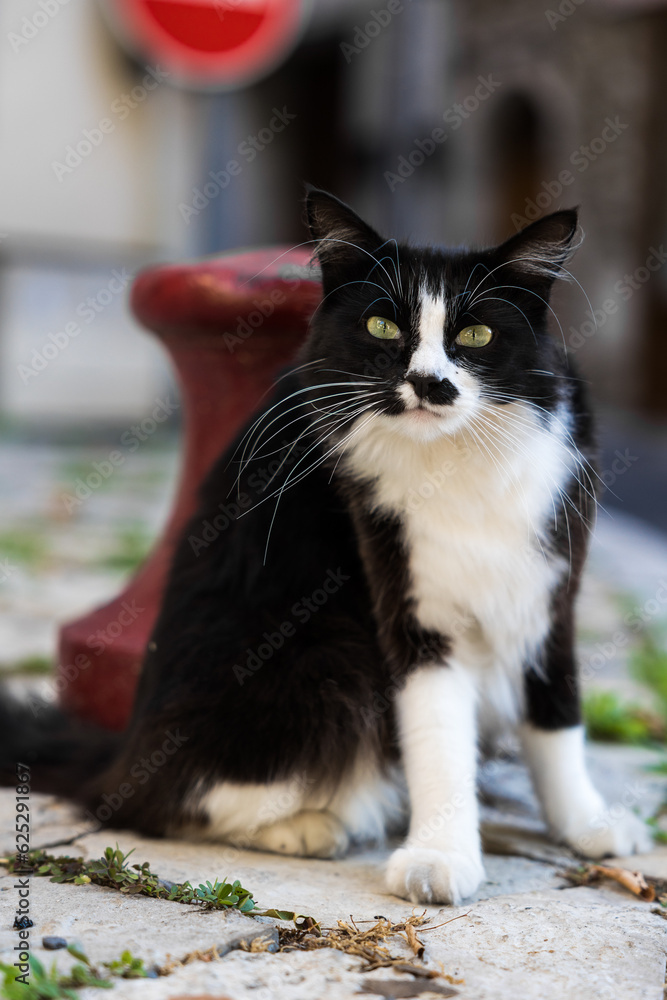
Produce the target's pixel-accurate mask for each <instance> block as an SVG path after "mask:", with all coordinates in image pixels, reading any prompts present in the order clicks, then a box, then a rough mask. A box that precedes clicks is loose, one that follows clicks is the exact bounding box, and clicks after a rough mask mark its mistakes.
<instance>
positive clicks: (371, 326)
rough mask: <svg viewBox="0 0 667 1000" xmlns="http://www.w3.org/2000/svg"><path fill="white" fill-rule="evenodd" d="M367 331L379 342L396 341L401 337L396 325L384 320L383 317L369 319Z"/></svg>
mask: <svg viewBox="0 0 667 1000" xmlns="http://www.w3.org/2000/svg"><path fill="white" fill-rule="evenodd" d="M366 329H367V330H368V332H369V333H370V334H371V335H372V336H373V337H377V338H378V339H379V340H396V338H397V337H400V335H401V331H400V330H399V328H398V327H397V326H396V324H395V323H392V321H391V320H390V319H383V317H382V316H371V318H370V319H367V320H366Z"/></svg>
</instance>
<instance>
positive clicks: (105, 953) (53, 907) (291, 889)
mask: <svg viewBox="0 0 667 1000" xmlns="http://www.w3.org/2000/svg"><path fill="white" fill-rule="evenodd" d="M589 756H590V760H591V766H592V770H593V771H594V773H595V774H596V778H597V780H598V783H601V784H602V785H603V786H604V785H606V791H607V795H609V793H610V790H612V789H613V788H614V787H615V788H616V789H617V790H618V789H619V788H620V789H621V794H622V789H623V787H624V783H627V784H628V785H629V786H630V787H633V788H635V789H636V788H639V789H643V790H644V791H643V793H642V794H640V795H639V796H638V797H637V799H636V801H633V805H632V807H633V808H635V807H636V808H637V809H638V810H639V811H640V812H644V813H645V814H646V815H648V814H650V812H651V811H652V810H653V808H654V807H655V803H656V802H657V801H661V795H663V794H664V788H663V786H662V784H661V782H660V780H659V779H658V778H657V777H656V776H655V775H652V774H651V773H650V772H647V771H646V766H647V765H649V764H651V763H652V762H654V761H655V759H656V753H655V752H653V751H649V750H644V749H639V748H628V747H622V746H620V747H619V746H611V745H610V746H603V747H600V746H594V747H592V748H590V752H589ZM495 764H496V766H495V767H494V769H493V773H492V776H493V788H489V789H487V793H486V800H487V801H486V803H485V805H484V807H483V815H484V817H485V822H484V829H485V833H486V841H487V842H488V843H490V844H491V846H492V847H493V849H494V850H498V849H500V850H503V849H506V850H509V851H515V852H517V854H518V856H517V854H514V855H511V854H504V855H503V854H490V853H487V854H486V856H485V864H486V870H487V880H486V881H485V882H484V883H483V885H482V886H481V887H480V889H479V890H478V892H477V893H476V894H475V896H474V897H473V898H472V899H471V900H470V901H468V902H467V903H466V904H465V905H463V906H459V907H426V908H419V909H420V911H421V910H422V909H425V911H426V913H427V915H428V916H430V917H431V923H432V924H433V925H439V924H442V925H443V926H439V927H435V928H434V929H433V930H432V931H429V932H426V933H425V934H424V935H423V937H424V941H425V943H426V954H425V962H426V965H427V966H428V967H430V968H434V969H439V970H440V971H443V972H445V973H446V974H447V976H449V977H451V979H454V980H462V982H460V983H459V984H458V985H456V987H455V988H456V989H457V990H459V992H460V996H461V997H462V998H463V1000H465V998H470V1000H473V998H474V1000H487V998H488V1000H505V998H507V1000H515V998H517V997H520V998H524V997H525V998H527V1000H532V998H535V1000H541V998H543V997H544V998H546V997H551V996H563V997H567V998H568V1000H570V998H571V1000H593V998H600V1000H616V998H619V1000H620V998H621V997H622V998H623V1000H662V996H663V986H664V982H665V958H666V956H667V921H665V920H663V919H661V918H660V917H659V916H657V915H655V914H654V913H653V912H652V909H653V907H652V906H651V904H648V903H645V902H643V901H641V900H637V899H635V898H634V897H632V896H630V895H629V894H628V893H626V892H625V891H624V890H622V889H620V888H617V887H615V886H613V885H609V886H606V885H605V886H603V887H600V888H598V887H595V888H593V887H580V888H571V887H568V883H567V882H566V881H565V880H564V879H563V878H562V876H561V874H560V872H561V871H562V869H563V867H565V866H567V865H569V864H572V863H573V860H574V859H573V857H572V855H570V854H569V853H568V852H567V851H566V850H565V849H563V848H561V847H558V846H557V845H553V844H551V843H550V842H549V840H548V839H547V838H546V835H545V832H544V829H543V827H542V824H541V821H540V819H539V815H538V812H537V806H536V803H535V800H534V797H533V795H532V791H531V789H530V785H529V782H528V778H527V775H526V771H525V768H524V767H523V765H522V764H521V762H520V761H518V760H517V759H511V760H506V759H503V760H500V761H497V762H495ZM488 777H489V776H488V775H487V778H488ZM619 781H620V785H619ZM494 790H495V792H496V793H498V794H497V795H496V796H493V794H492V793H493V791H494ZM608 801H611V802H612V804H613V802H614V801H616V802H621V801H622V799H621V798H618V797H617V799H616V800H609V799H608ZM32 812H33V817H34V819H33V830H32V843H33V845H34V846H41V845H43V844H49V845H56V844H57V841H58V840H59V839H60V840H61V841H68V840H71V839H72V837H73V836H75V835H76V834H78V835H79V836H78V839H75V840H74V841H73V842H72V843H69V844H66V845H64V846H63V847H62V848H59V847H58V846H52V847H51V848H50V849H51V850H52V851H53V853H66V854H69V855H83V856H84V857H86V858H90V859H92V858H95V857H99V856H100V855H101V854H102V852H103V850H104V848H105V847H106V846H107V845H109V844H112V845H115V844H116V843H117V844H118V845H119V847H120V848H121V849H122V850H123V851H129V850H131V849H132V848H134V850H135V853H134V857H136V859H137V860H138V861H141V862H143V861H146V860H148V861H150V863H151V868H152V870H153V871H155V872H157V873H158V874H159V875H160V876H161V877H163V878H165V879H168V880H170V881H185V880H186V879H187V880H189V881H190V882H192V883H195V884H196V883H198V882H203V881H205V880H206V879H213V878H214V877H218V878H223V877H227V878H239V879H241V881H242V883H243V885H244V886H246V887H247V888H248V889H250V890H251V891H252V892H253V894H254V896H255V898H256V900H257V901H258V903H259V904H260V905H261V906H263V907H265V908H273V907H275V908H279V909H290V910H295V911H297V912H299V913H302V914H307V915H311V916H313V917H315V918H316V919H318V920H320V921H321V922H322V924H323V925H324V926H336V923H337V921H338V920H349V919H350V917H353V918H354V920H355V922H356V923H357V924H359V925H360V926H368V924H366V925H365V924H363V923H360V922H361V921H368V922H371V921H373V920H375V919H376V918H377V917H378V916H384V917H386V918H388V919H390V920H392V921H394V922H399V921H402V920H405V919H406V917H408V916H409V915H410V914H411V913H412V912H413V907H412V906H411V905H410V904H409V903H406V902H405V901H404V900H400V899H398V898H396V897H394V896H391V895H390V894H389V893H387V892H386V890H385V889H384V883H383V868H384V864H385V862H386V859H387V857H388V854H389V848H383V849H379V848H378V849H374V850H358V851H356V852H355V853H352V854H351V855H350V856H348V857H347V858H345V859H343V860H340V861H321V860H315V859H301V858H283V857H277V856H274V855H270V854H265V853H259V852H252V851H241V850H238V849H236V848H232V847H229V846H226V845H222V844H195V843H189V842H184V841H174V840H157V839H150V838H144V837H140V836H138V835H137V834H135V833H132V832H128V831H122V830H119V831H115V830H108V831H101V832H86V830H89V827H87V826H86V824H82V823H81V820H80V817H79V814H78V813H77V811H76V809H74V807H72V806H71V805H69V804H67V803H63V802H62V801H59V800H58V799H56V798H54V797H52V796H45V795H34V796H32ZM12 821H13V795H12V792H11V790H6V789H5V790H2V792H0V851H2V852H7V851H9V850H11V848H12V846H13V845H12V842H13V836H12V832H11V827H12V826H13V822H12ZM503 844H504V845H505V847H504V848H503ZM522 855H527V856H522ZM625 861H626V862H627V864H628V865H630V866H631V867H633V868H635V867H641V869H642V870H643V871H645V872H646V873H647V874H650V875H654V876H657V877H663V878H667V848H665V847H656V849H655V851H653V852H652V853H651V854H650V855H646V856H643V857H641V858H630V859H625ZM13 886H14V879H13V878H12V877H11V876H8V875H5V876H4V877H2V878H0V911H1V913H2V917H1V929H0V959H1V960H3V961H6V960H7V956H8V955H9V954H11V951H12V948H13V947H14V944H15V943H16V934H15V932H13V931H12V930H11V929H10V925H11V921H12V920H13V916H14V909H15V903H16V890H15V889H14V887H13ZM31 916H32V918H33V919H34V920H35V927H34V928H33V929H32V932H31V944H32V946H33V948H34V953H35V954H36V955H37V956H38V957H40V959H42V960H44V961H46V962H47V963H49V962H51V961H53V960H54V953H51V952H46V951H44V950H43V949H40V947H39V945H40V942H41V938H42V936H44V935H46V934H49V935H57V936H61V937H65V938H67V939H68V940H70V941H72V940H74V941H77V942H78V943H79V944H80V946H81V947H83V949H84V950H85V951H86V953H87V954H88V955H89V957H90V958H91V960H93V961H94V962H103V961H109V960H111V959H113V958H118V957H119V956H120V954H121V952H122V951H124V950H125V949H126V948H129V949H130V950H131V951H132V953H133V955H135V956H137V957H141V958H143V959H144V961H145V962H146V964H147V966H152V965H154V964H155V963H157V964H159V965H162V964H164V962H165V961H166V960H167V956H171V958H172V959H182V958H183V957H184V956H186V955H187V954H188V953H190V952H193V951H202V952H203V951H207V950H208V949H210V948H212V947H214V946H215V947H218V948H219V947H221V946H225V945H227V947H234V945H235V944H236V943H237V942H238V940H239V936H240V935H243V934H247V935H250V934H251V933H256V932H257V920H256V919H253V918H249V917H243V916H242V915H240V914H237V913H229V914H220V913H218V912H213V913H201V912H199V911H194V910H193V908H190V907H186V906H183V905H180V904H177V903H169V902H167V901H161V900H152V899H146V898H142V897H126V896H121V895H120V894H118V893H115V892H114V891H113V890H109V889H105V888H102V887H99V886H94V885H89V886H72V885H58V884H53V883H51V882H50V881H49V880H48V879H40V878H34V879H32V883H31ZM454 917H456V918H459V919H454V920H452V918H454ZM264 922H265V923H267V922H268V923H271V921H267V920H266V919H265V920H264ZM223 950H224V947H223ZM392 951H393V953H395V954H402V952H401V943H400V941H398V940H395V941H393V942H392ZM404 954H405V955H406V956H407V955H408V954H409V953H408V951H407V948H405V950H404ZM55 961H57V962H58V965H59V967H62V968H63V969H64V968H67V967H68V965H69V964H70V963H71V961H72V960H71V959H70V958H69V956H67V954H66V953H62V952H58V953H55ZM366 975H367V974H365V973H364V972H363V971H362V969H361V963H360V961H359V960H358V959H355V958H353V957H350V956H347V955H343V954H340V953H334V952H330V951H318V952H315V953H312V952H311V953H301V952H288V953H281V954H247V953H242V952H238V951H236V950H232V951H230V952H229V953H228V954H227V955H226V956H225V957H223V958H221V959H220V960H218V961H213V962H204V961H201V960H199V961H194V962H192V963H191V964H188V965H186V966H184V967H182V968H179V969H177V970H176V971H175V972H173V973H172V974H171V975H170V976H168V977H165V978H160V979H157V980H141V981H116V985H115V986H114V989H113V991H112V992H111V993H109V995H112V996H116V997H122V998H125V997H127V998H128V1000H134V998H139V997H140V996H141V997H143V998H146V1000H158V998H159V1000H162V998H173V997H177V996H190V997H195V996H200V997H201V996H203V995H208V996H213V997H229V998H231V1000H246V998H261V1000H264V998H266V1000H272V998H276V1000H283V998H284V1000H299V998H301V997H303V998H304V1000H306V998H308V1000H312V998H318V997H327V998H329V997H331V998H332V1000H337V998H339V997H340V998H348V997H352V996H355V995H358V993H359V990H360V988H361V985H362V982H363V980H364V978H365V976H366ZM370 977H371V978H379V979H383V980H387V979H391V978H402V979H403V980H406V979H409V977H407V976H405V975H403V976H401V977H399V976H397V975H396V974H394V973H392V972H390V971H389V970H386V969H384V970H376V971H375V972H373V973H371V974H370ZM99 995H100V994H99V993H98V992H96V991H92V990H84V991H82V994H81V996H82V998H83V1000H87V998H88V996H90V997H91V998H92V996H99Z"/></svg>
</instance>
